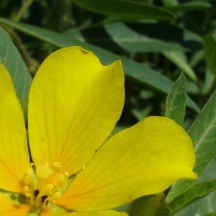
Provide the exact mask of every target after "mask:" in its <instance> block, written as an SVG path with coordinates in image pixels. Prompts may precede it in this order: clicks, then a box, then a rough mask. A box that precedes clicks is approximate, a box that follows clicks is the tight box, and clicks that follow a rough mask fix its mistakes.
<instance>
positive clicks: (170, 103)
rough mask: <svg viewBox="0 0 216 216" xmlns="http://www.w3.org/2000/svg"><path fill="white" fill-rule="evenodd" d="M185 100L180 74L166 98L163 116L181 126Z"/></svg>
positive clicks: (183, 81) (183, 78)
mask: <svg viewBox="0 0 216 216" xmlns="http://www.w3.org/2000/svg"><path fill="white" fill-rule="evenodd" d="M185 98H186V92H185V77H184V74H183V73H181V75H180V77H179V78H178V80H177V81H176V82H175V83H174V85H173V87H172V89H171V91H170V92H169V94H168V96H167V99H166V111H165V116H167V117H169V118H171V119H173V120H175V121H176V122H177V123H178V124H179V125H182V124H183V121H184V116H185Z"/></svg>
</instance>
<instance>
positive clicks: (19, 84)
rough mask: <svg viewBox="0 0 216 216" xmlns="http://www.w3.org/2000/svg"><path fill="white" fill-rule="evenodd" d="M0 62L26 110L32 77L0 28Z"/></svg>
mask: <svg viewBox="0 0 216 216" xmlns="http://www.w3.org/2000/svg"><path fill="white" fill-rule="evenodd" d="M0 38H1V40H0V62H1V63H3V64H4V65H5V66H6V68H7V69H8V71H9V72H10V74H11V77H12V79H13V82H14V86H15V89H16V93H17V96H18V98H19V100H20V101H21V104H22V105H23V108H24V109H26V106H27V99H28V92H29V87H30V83H31V76H30V73H29V72H28V69H27V67H26V65H25V63H24V62H23V59H22V57H21V56H20V53H19V52H18V51H17V49H16V47H15V46H14V44H13V42H12V40H11V38H10V36H9V35H8V34H7V33H6V32H5V31H4V30H3V29H1V28H0Z"/></svg>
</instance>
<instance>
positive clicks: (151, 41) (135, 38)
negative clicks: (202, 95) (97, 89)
mask: <svg viewBox="0 0 216 216" xmlns="http://www.w3.org/2000/svg"><path fill="white" fill-rule="evenodd" d="M134 28H135V29H134ZM137 28H139V29H143V32H141V31H140V32H137V31H136V30H137ZM160 31H163V34H158V32H160ZM169 32H172V38H171V37H170V34H169ZM67 35H68V36H70V37H73V38H76V39H78V40H82V41H86V42H89V43H92V44H100V46H102V47H112V48H113V49H114V50H115V51H117V52H118V51H120V52H121V49H123V50H125V51H127V52H163V51H186V50H187V49H186V48H185V47H183V46H181V45H180V44H181V43H183V30H182V29H180V28H177V27H174V26H171V25H168V24H167V25H165V24H155V23H154V24H152V23H151V24H150V23H149V24H140V25H138V24H136V25H135V24H124V23H122V22H118V23H111V24H106V25H104V26H99V27H92V28H86V29H82V30H78V31H76V30H73V31H71V32H68V33H67ZM116 45H117V46H116Z"/></svg>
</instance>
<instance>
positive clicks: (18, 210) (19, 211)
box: [0, 193, 29, 216]
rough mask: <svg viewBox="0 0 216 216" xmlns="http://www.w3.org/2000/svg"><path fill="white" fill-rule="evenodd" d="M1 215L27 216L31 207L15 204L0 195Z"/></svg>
mask: <svg viewBox="0 0 216 216" xmlns="http://www.w3.org/2000/svg"><path fill="white" fill-rule="evenodd" d="M0 203H1V208H0V215H4V216H14V215H16V216H26V215H27V213H28V211H29V206H27V205H18V204H14V203H13V202H12V201H11V200H10V199H8V198H7V197H6V196H4V195H3V194H2V193H0Z"/></svg>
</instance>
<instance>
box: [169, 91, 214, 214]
mask: <svg viewBox="0 0 216 216" xmlns="http://www.w3.org/2000/svg"><path fill="white" fill-rule="evenodd" d="M215 110H216V91H215V92H214V93H213V94H212V96H211V97H210V99H209V100H208V102H207V103H206V105H205V106H204V108H203V110H202V111H201V113H200V114H199V116H198V117H197V119H196V120H195V121H194V123H193V124H192V126H191V128H190V130H189V135H190V137H191V138H192V140H193V143H194V147H195V151H196V158H197V161H196V166H195V168H194V170H195V172H196V173H197V174H198V177H199V178H198V179H197V180H196V181H189V180H184V181H179V182H177V183H176V184H175V185H174V186H173V187H172V189H171V191H170V192H169V194H168V196H167V198H166V201H167V202H169V203H170V206H171V207H172V210H173V211H178V210H179V209H181V208H182V207H183V206H184V205H186V204H187V203H189V202H191V201H192V200H194V199H195V198H197V197H201V196H204V195H206V194H208V193H210V192H211V191H212V189H214V188H216V173H215V170H216V155H215V152H216V145H215V143H216V136H215V134H216V115H215Z"/></svg>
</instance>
